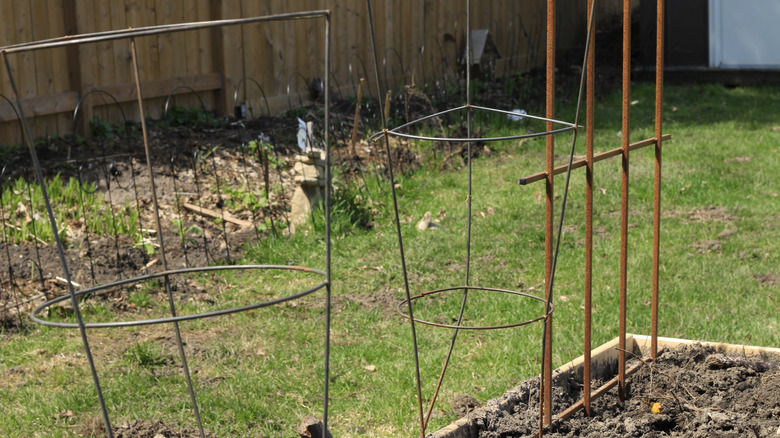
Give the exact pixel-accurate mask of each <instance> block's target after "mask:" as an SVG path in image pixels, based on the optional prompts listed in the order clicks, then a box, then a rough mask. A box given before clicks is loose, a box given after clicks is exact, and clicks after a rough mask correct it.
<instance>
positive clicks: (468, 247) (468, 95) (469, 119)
mask: <svg viewBox="0 0 780 438" xmlns="http://www.w3.org/2000/svg"><path fill="white" fill-rule="evenodd" d="M470 29H471V0H467V1H466V111H467V112H466V136H467V137H468V138H471V129H472V123H473V113H472V110H471V57H472V55H473V53H471V50H472V47H471V32H470ZM471 147H472V142H471V141H468V142H466V150H467V160H468V166H467V173H468V189H467V190H468V193H467V194H466V203H467V211H468V214H467V218H468V219H467V220H466V279H465V283H464V285H465V286H470V285H471V284H470V281H471V278H470V274H471V224H472V218H471V216H472V215H471V208H472V193H473V191H472V186H473V184H472V176H473V168H472V164H471V162H472V150H471ZM468 296H469V291H468V289H467V288H464V289H463V299H462V300H461V303H460V311H459V312H458V320H457V322H456V325H457V326H458V327H460V326H461V325H462V324H463V314H464V313H465V311H466V301H467V300H468ZM459 332H460V329H457V328H456V329H455V330H454V331H453V332H452V339H451V340H450V345H449V348H448V349H447V355H446V356H445V358H444V364H443V365H442V369H441V374H439V380H438V382H437V383H436V389H435V390H434V392H433V396H432V397H431V401H430V403H429V405H428V412H427V413H426V415H425V423H424V425H423V432H424V431H425V429H426V428H427V427H428V421H429V420H430V419H431V413H432V412H433V406H434V405H435V404H436V399H437V398H438V397H439V391H440V390H441V386H442V383H443V382H444V376H445V375H446V374H447V368H449V364H450V359H451V358H452V352H453V351H454V350H455V343H456V341H457V339H458V334H459Z"/></svg>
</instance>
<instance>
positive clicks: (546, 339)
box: [539, 0, 596, 436]
mask: <svg viewBox="0 0 780 438" xmlns="http://www.w3.org/2000/svg"><path fill="white" fill-rule="evenodd" d="M595 4H596V0H593V6H592V7H591V10H590V17H589V18H588V34H587V37H586V40H585V55H584V56H583V60H582V70H581V73H580V85H579V91H578V93H577V107H576V111H575V113H574V126H575V128H574V130H573V131H572V138H571V148H570V150H569V161H568V164H567V167H566V183H565V184H564V186H563V197H562V200H561V213H560V215H559V216H558V229H557V233H556V238H555V250H554V251H553V257H552V265H551V267H550V281H549V283H548V284H547V294H546V297H547V300H546V301H547V302H546V304H545V307H546V309H545V310H546V312H545V315H548V316H547V318H549V311H550V307H551V305H552V301H553V285H554V282H555V271H556V268H557V265H558V254H559V253H560V248H561V239H562V238H563V221H564V219H565V217H566V203H567V201H568V197H569V182H570V180H571V171H572V163H573V162H574V149H575V146H576V144H577V132H578V131H579V128H578V127H579V121H580V110H581V108H582V97H583V91H584V88H585V74H586V71H587V64H588V55H589V51H588V47H590V40H591V37H592V35H593V21H594V20H593V18H594V13H593V12H594V11H595V10H596V6H595ZM548 85H549V84H548ZM551 177H552V176H551ZM550 335H551V333H550V332H549V331H548V329H547V324H544V325H543V329H542V345H543V346H542V355H544V354H545V353H546V351H547V348H548V345H550V346H551V345H552V342H551V336H550ZM549 366H550V365H548V364H546V363H545V361H542V372H541V379H540V388H545V387H551V385H552V381H547V380H548V379H549V374H545V373H546V372H549V371H551V368H548V367H549ZM544 399H545V394H544V391H543V390H541V391H539V436H542V435H543V434H544V423H545V418H544V417H545V415H544V413H545V412H544V411H545V400H544ZM550 407H551V406H548V409H549V408H550Z"/></svg>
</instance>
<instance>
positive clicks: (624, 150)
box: [366, 0, 670, 438]
mask: <svg viewBox="0 0 780 438" xmlns="http://www.w3.org/2000/svg"><path fill="white" fill-rule="evenodd" d="M594 3H595V0H589V1H588V26H587V35H586V43H585V50H584V54H583V61H582V70H581V74H580V80H579V87H578V97H577V101H576V112H575V116H574V121H573V122H567V121H562V120H558V119H555V117H554V115H555V113H554V99H555V53H554V52H555V1H554V0H548V1H547V49H546V50H547V60H546V78H547V79H546V106H547V111H546V114H545V116H544V117H542V116H536V115H531V114H523V117H527V118H529V119H534V120H539V121H543V122H545V126H546V129H545V131H543V132H538V133H525V134H517V135H508V136H500V137H479V138H475V137H472V131H473V123H474V120H473V116H474V113H476V112H486V113H497V114H505V115H509V116H515V115H516V113H514V112H510V111H506V110H501V109H495V108H489V107H485V106H479V105H474V104H472V102H471V96H472V79H471V68H470V67H471V56H472V42H471V31H470V30H471V1H470V0H467V2H466V23H467V24H466V51H465V56H466V60H465V61H466V62H465V66H466V74H465V75H466V103H465V104H463V105H461V106H458V107H455V108H452V109H448V110H444V111H441V112H437V113H435V114H430V115H426V116H423V117H421V118H419V119H417V120H413V121H410V122H408V123H405V124H402V125H400V126H398V127H394V128H390V127H388V120H387V119H386V116H385V114H386V112H385V110H383V109H382V108H380V111H379V113H380V115H381V116H382V129H381V131H379V132H376V133H374V134H373V135H372V136H371V137H370V139H371V140H374V141H380V140H383V141H384V146H385V150H386V153H387V156H388V157H390V153H391V151H390V139H391V138H392V137H401V138H406V139H410V140H428V141H446V142H461V143H466V145H467V149H466V153H467V155H466V157H465V160H466V163H467V170H466V173H467V174H466V178H467V179H468V188H467V193H466V203H467V210H468V211H467V219H466V224H465V229H466V230H465V233H464V234H465V236H466V242H465V246H466V251H465V252H466V260H465V279H464V282H463V283H462V284H459V285H455V286H451V287H445V288H440V289H436V290H431V291H425V292H421V293H417V294H415V295H413V294H412V292H411V287H410V284H409V272H408V268H407V256H406V253H405V249H404V238H403V235H402V230H401V219H400V213H399V201H398V198H399V196H398V193H397V185H396V183H395V179H394V175H393V169H392V165H391V166H390V169H389V170H390V172H389V178H390V187H391V190H392V199H393V209H394V214H395V224H396V234H397V240H398V248H399V253H400V261H401V270H402V278H403V282H404V292H405V295H406V297H405V299H404V300H403V301H402V302H401V303H400V304H399V305H398V309H397V310H398V312H399V313H400V314H401V315H402V316H403V317H405V318H406V319H407V320H408V321H409V324H410V328H411V334H412V344H413V345H412V348H413V358H414V366H415V379H416V391H417V394H416V395H417V410H418V415H419V424H420V437H423V438H424V437H425V434H426V429H427V427H428V422H429V420H430V418H431V414H432V412H433V407H434V405H435V403H436V399H437V397H438V395H439V392H440V390H441V388H442V384H443V381H444V377H445V374H446V372H447V368H448V366H449V363H450V358H451V357H452V353H453V350H454V347H455V345H456V341H457V337H458V333H459V331H460V330H493V329H505V328H511V327H519V326H525V325H529V324H532V323H535V322H544V325H543V327H544V328H543V330H542V332H543V335H542V357H543V360H542V367H541V375H540V377H541V378H540V386H541V390H540V392H539V394H540V400H539V434H540V435H542V434H543V433H544V431H545V428H546V427H548V426H549V425H550V424H552V412H551V406H552V394H551V393H552V334H551V333H552V327H553V326H552V321H553V312H554V306H553V292H554V280H555V273H556V268H557V261H558V255H559V253H560V243H561V241H562V238H563V228H564V227H563V224H564V219H565V217H566V205H567V200H568V194H569V182H570V178H571V173H572V170H574V169H577V168H579V167H587V169H588V174H587V181H588V187H587V191H588V201H587V202H588V204H587V216H586V229H587V230H588V231H587V234H588V237H587V239H588V241H589V242H592V179H593V163H595V162H597V161H601V160H604V159H607V158H610V157H614V156H618V155H622V156H623V166H624V179H623V202H622V204H623V210H622V212H621V217H622V219H621V223H622V224H623V226H622V227H621V241H622V248H621V295H620V317H619V318H620V329H619V339H620V348H622V349H623V350H622V351H621V352H620V353H619V376H618V377H617V378H616V379H615V382H608V386H609V387H611V386H612V385H614V384H616V383H619V388H620V390H619V398H620V400H621V401H622V400H623V398H624V397H625V394H624V389H625V376H626V374H627V373H626V370H625V361H626V358H625V338H626V330H625V313H626V310H625V277H626V267H625V259H626V251H627V248H626V241H627V237H626V236H627V217H628V212H627V209H626V206H627V200H626V198H627V196H628V195H627V194H628V180H627V175H628V170H627V167H628V153H629V151H631V150H634V149H638V148H641V147H644V146H648V145H655V146H656V178H655V192H656V197H655V206H654V209H655V214H654V236H655V237H654V251H653V252H654V260H653V298H652V336H651V339H652V340H653V342H652V347H651V348H652V352H651V355H652V357H653V359H654V358H655V357H656V354H657V308H658V307H657V306H658V293H657V288H658V281H657V278H658V235H659V233H660V214H659V211H660V154H661V144H662V141H664V140H668V139H669V138H670V136H668V135H662V133H661V102H662V94H661V89H662V85H663V76H662V72H663V68H662V65H663V63H662V61H663V58H662V43H663V18H662V16H663V0H658V3H659V7H658V11H659V12H658V23H659V24H658V41H659V43H658V46H657V52H658V54H657V77H656V90H657V94H656V137H655V138H652V139H647V140H643V141H640V142H637V143H633V144H629V143H628V132H629V126H628V112H629V111H628V109H629V108H628V103H627V102H629V101H630V100H629V97H628V96H629V94H630V38H629V37H630V2H629V1H628V0H626V1H625V2H624V11H623V12H624V16H623V17H624V35H623V41H624V65H623V91H624V107H623V131H622V132H623V146H622V147H621V148H618V149H614V150H609V151H606V152H603V153H600V154H597V155H594V154H593V112H594V111H593V101H594V98H593V84H594V77H595V76H594V67H593V66H594V61H593V60H594V29H595V19H594V18H595V14H594V11H595V6H594ZM366 5H367V9H368V20H369V30H370V32H371V43H372V48H373V54H374V66H375V71H374V73H375V81H376V83H377V84H381V81H380V78H379V68H378V65H379V57H378V49H377V47H376V38H375V32H374V25H373V16H372V14H371V1H370V0H366ZM625 23H627V24H625ZM586 79H587V80H586ZM380 95H381V93H380ZM584 97H587V108H586V112H587V122H586V126H582V125H580V124H579V121H580V115H581V108H582V106H583V101H584ZM381 105H382V102H381V100H380V106H381ZM463 111H465V112H466V133H467V134H466V136H465V137H446V136H441V137H437V136H425V135H415V134H410V133H408V132H407V129H408V128H412V127H414V125H416V124H419V123H421V122H424V121H427V120H430V119H434V118H437V117H440V116H444V115H447V114H453V113H458V112H463ZM583 128H586V133H587V149H588V150H587V155H586V158H585V159H582V160H575V159H574V152H575V145H576V142H577V136H578V132H579V130H580V129H583ZM564 133H571V147H570V150H569V153H568V162H567V164H565V165H561V166H558V167H555V165H554V152H553V151H554V137H555V136H559V135H560V134H564ZM530 137H544V138H545V139H546V167H547V169H546V170H545V171H543V172H539V173H536V174H532V175H530V176H528V177H525V178H520V179H519V180H518V183H519V184H520V185H526V184H530V183H533V182H536V181H541V180H545V181H546V206H545V210H546V211H545V296H544V297H539V296H534V295H531V294H527V293H524V292H520V291H513V290H507V289H501V288H494V287H486V286H475V285H472V284H471V269H472V266H471V264H472V255H471V253H472V226H473V223H472V222H473V221H472V217H473V215H472V199H473V196H472V194H473V185H472V178H473V169H472V157H473V152H474V151H473V149H472V145H473V143H474V142H476V141H480V142H495V141H504V140H518V139H525V138H530ZM559 174H565V175H566V178H565V180H566V181H565V185H564V188H563V195H562V200H561V208H560V213H559V216H558V220H557V226H556V228H553V199H554V190H553V180H554V176H555V175H559ZM554 231H555V232H554ZM590 245H592V243H590ZM590 253H591V252H590V251H587V255H586V291H585V294H586V299H585V302H586V304H585V307H586V309H585V334H584V341H585V356H586V360H585V363H584V368H585V391H584V394H585V395H584V401H582V402H580V403H576V404H575V405H573V406H571V407H570V408H568V409H567V410H566V411H565V412H563V413H561V414H560V415H559V416H558V419H562V418H564V416H571V415H573V413H574V412H576V411H577V410H579V409H583V408H584V409H585V410H586V412H587V413H589V409H590V400H591V393H593V397H596V396H598V395H601V394H603V393H604V392H606V390H605V389H608V387H607V386H605V387H602V388H599V389H597V390H595V391H592V390H591V385H590V383H591V382H590V314H591V313H590V309H591V303H590V281H589V279H590V276H591V265H590V257H591V255H590ZM476 291H482V292H487V293H493V294H497V293H500V294H509V295H514V296H518V297H520V298H524V299H531V300H537V301H541V302H542V303H544V312H543V313H542V314H541V315H538V316H536V317H532V318H529V319H527V320H524V321H510V322H505V323H501V324H496V325H491V326H467V325H464V310H465V308H466V304H467V301H468V299H469V294H470V293H474V292H476ZM456 292H461V293H462V299H461V302H460V303H461V304H460V311H459V313H458V316H457V318H456V319H455V318H453V319H455V322H454V323H453V324H444V323H439V322H436V321H430V320H426V319H421V318H418V317H415V314H414V310H415V309H414V307H415V306H414V305H413V304H414V303H415V302H416V301H419V300H421V299H422V298H424V297H427V296H432V295H438V294H446V293H456ZM419 305H420V304H418V306H419ZM418 309H419V308H418ZM416 324H424V325H430V326H434V327H439V328H446V329H450V330H453V334H452V338H451V340H450V342H449V349H448V352H447V353H446V356H445V358H444V361H443V365H442V368H441V373H440V375H439V378H438V382H437V384H436V388H435V390H434V391H433V394H432V396H431V397H430V403H429V405H428V409H427V413H424V412H423V394H422V378H421V373H420V352H419V348H418V337H417V331H416ZM629 374H630V372H629Z"/></svg>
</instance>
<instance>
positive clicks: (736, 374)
mask: <svg viewBox="0 0 780 438" xmlns="http://www.w3.org/2000/svg"><path fill="white" fill-rule="evenodd" d="M626 345H627V350H628V351H629V352H631V353H632V354H631V355H629V356H630V357H631V359H629V361H628V364H627V368H629V369H630V368H631V367H632V366H634V365H636V367H637V370H636V372H635V373H634V374H632V375H631V376H629V377H628V378H627V383H626V401H625V402H623V403H620V402H619V401H618V398H617V391H616V389H615V388H612V389H610V390H609V391H607V393H605V394H603V395H602V396H601V397H599V398H598V399H594V400H593V401H592V407H591V414H592V415H591V417H586V416H585V414H584V412H582V411H580V412H578V413H576V414H574V415H573V416H571V417H570V418H566V419H563V420H561V419H559V418H558V417H557V416H554V417H553V425H552V426H551V427H550V428H549V429H548V430H546V432H545V436H548V437H565V436H581V437H627V436H636V437H640V436H641V437H661V436H670V437H683V436H684V437H709V436H724V437H725V436H728V437H731V436H733V437H742V436H753V437H775V436H780V349H777V348H762V347H752V346H743V345H732V344H721V343H711V342H694V341H689V340H681V339H672V338H659V339H658V345H659V347H660V348H662V349H663V350H662V352H661V353H660V354H659V356H658V360H657V361H656V362H655V363H653V362H652V361H650V360H648V359H647V355H648V352H649V347H650V339H649V337H647V336H637V335H629V336H628V337H627V341H626ZM616 347H617V339H615V340H612V341H610V342H608V343H606V344H604V345H602V346H601V347H599V348H597V349H595V350H594V351H593V354H592V371H591V373H592V376H593V377H594V379H595V382H594V384H593V389H594V390H595V389H596V388H599V387H601V386H602V385H603V384H604V383H605V382H607V381H609V380H610V379H612V378H613V377H614V375H615V374H616V369H617V350H616ZM582 362H583V358H582V357H579V358H577V359H575V360H573V361H572V362H570V363H568V364H566V365H565V366H563V367H561V368H559V369H557V370H555V371H554V373H553V382H554V386H553V412H554V413H556V414H558V413H561V412H563V411H564V410H565V409H567V408H569V407H570V406H572V405H573V404H575V403H577V402H579V401H580V400H581V399H582ZM538 423H539V378H538V377H536V378H534V379H531V380H527V381H525V382H523V383H522V384H520V385H519V386H517V387H515V388H513V389H511V390H509V391H507V392H506V393H505V394H504V395H503V396H501V397H499V398H497V399H493V400H490V401H489V402H488V403H487V404H486V405H485V406H484V407H481V408H477V409H475V410H474V411H472V412H470V413H469V414H468V415H466V416H465V417H463V418H461V419H459V420H457V421H455V422H454V423H452V424H450V425H449V426H447V427H445V428H443V429H441V430H439V431H437V432H435V433H433V434H431V435H429V438H504V437H526V436H537V435H538V432H539V431H538V427H539V425H538Z"/></svg>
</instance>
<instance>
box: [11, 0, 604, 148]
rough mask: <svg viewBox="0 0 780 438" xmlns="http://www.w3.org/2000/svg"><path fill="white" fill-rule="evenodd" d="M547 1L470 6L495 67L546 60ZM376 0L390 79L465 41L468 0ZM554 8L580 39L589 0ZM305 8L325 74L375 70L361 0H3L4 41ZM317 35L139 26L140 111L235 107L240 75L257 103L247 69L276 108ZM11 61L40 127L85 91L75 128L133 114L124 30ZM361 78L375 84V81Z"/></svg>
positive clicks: (317, 67)
mask: <svg viewBox="0 0 780 438" xmlns="http://www.w3.org/2000/svg"><path fill="white" fill-rule="evenodd" d="M545 7H546V6H545V1H544V0H524V1H517V0H485V1H481V2H478V3H477V6H475V7H474V8H473V9H474V10H472V23H473V27H474V28H475V29H479V28H483V29H489V31H490V33H491V37H492V39H493V40H494V42H495V43H496V45H497V47H498V51H499V53H500V54H501V56H502V58H501V59H500V60H499V61H498V64H497V70H498V72H499V74H501V73H505V72H507V71H509V70H510V69H511V70H515V71H524V70H527V69H529V68H532V67H534V66H540V65H542V63H543V62H544V59H543V56H541V55H540V54H543V53H544V44H545V41H544V27H545V21H544V11H545ZM372 8H373V9H374V14H375V23H376V25H377V28H376V36H377V46H378V50H379V53H380V54H383V55H384V56H383V58H384V59H381V60H380V63H383V65H382V66H380V73H381V74H382V75H386V76H387V77H388V79H389V80H390V81H403V82H404V83H410V82H411V81H412V80H414V81H416V82H418V83H419V82H421V81H422V76H423V75H425V76H428V77H431V76H432V75H444V74H452V72H454V71H455V70H456V68H457V67H456V64H455V63H456V59H457V57H458V55H459V53H460V51H462V50H463V49H462V48H463V46H464V43H463V41H464V38H465V32H464V23H465V21H466V20H465V19H466V15H465V14H466V13H465V0H396V1H392V0H375V1H374V2H373V3H372ZM558 8H559V18H558V20H559V22H560V25H559V26H558V28H559V29H560V31H559V39H558V44H559V48H560V49H565V48H566V47H567V46H568V45H572V44H582V41H581V40H582V35H584V33H585V20H586V17H585V2H584V1H580V0H559V5H558ZM313 9H330V10H331V11H332V13H333V16H332V25H333V33H332V43H333V50H332V54H333V59H332V65H333V69H332V71H331V78H332V80H333V85H334V86H338V87H339V88H340V90H339V91H341V93H342V95H353V93H354V87H353V85H354V84H356V83H357V81H358V79H359V78H360V77H361V76H365V73H364V70H365V71H366V72H367V73H368V77H369V78H372V77H373V74H372V72H373V60H372V59H371V56H370V53H371V47H370V39H369V31H368V23H367V20H366V5H365V1H363V0H340V1H325V0H265V1H258V0H125V1H117V2H113V1H112V2H109V1H106V0H102V1H87V0H14V1H3V2H0V23H2V24H0V26H2V34H0V46H7V45H11V44H17V43H23V42H29V41H35V40H41V39H47V38H55V37H59V36H63V35H73V34H79V33H89V32H98V31H105V30H111V29H122V28H128V27H141V26H150V25H157V24H168V23H178V22H188V21H205V20H218V19H228V18H240V17H250V16H257V15H269V14H277V13H285V12H296V11H304V10H313ZM619 10H620V2H619V1H618V0H604V2H603V3H602V5H601V10H600V15H605V14H612V13H614V12H617V11H619ZM323 37H324V36H323V32H322V26H321V25H319V24H318V23H316V22H314V21H295V22H280V23H270V24H258V25H252V26H248V25H247V26H234V27H224V28H219V29H213V30H202V31H190V32H179V33H173V34H166V35H161V36H155V37H143V38H140V39H138V41H137V46H138V54H139V64H140V72H141V77H142V80H143V81H144V83H145V85H144V94H145V98H147V100H146V104H145V105H146V107H145V111H146V114H147V116H148V117H152V118H159V117H161V115H162V111H163V106H164V103H165V101H166V98H167V97H168V95H169V94H170V93H171V92H172V91H173V90H174V89H176V95H175V97H173V98H172V104H175V105H182V106H199V105H201V101H202V104H203V105H204V106H205V107H206V108H208V109H214V110H216V111H217V112H218V113H232V112H233V107H234V104H235V102H234V95H235V93H236V89H237V88H236V85H237V84H239V83H241V87H239V88H238V101H239V102H241V101H243V100H244V99H248V103H249V104H251V105H252V106H253V107H254V108H256V109H262V108H264V107H265V105H264V103H261V101H260V96H261V94H260V89H259V87H257V85H256V84H255V83H254V82H253V81H256V82H257V84H260V85H261V86H262V87H263V90H264V92H265V95H266V96H267V98H268V102H269V104H270V106H271V110H272V112H279V111H284V110H286V109H288V101H289V102H290V103H291V104H292V105H293V106H296V105H297V103H298V101H299V100H298V99H299V98H298V93H306V92H307V84H306V82H307V81H311V79H313V78H316V77H320V78H321V77H322V76H323V75H324V72H323V71H322V70H323V66H324V60H323V53H322V51H321V49H320V48H321V47H322V39H323ZM422 47H424V48H425V50H424V51H423V52H422V54H421V51H420V49H421V48H422ZM9 61H10V64H11V66H12V69H13V72H14V74H15V79H16V83H17V86H18V87H19V90H20V92H21V94H22V99H23V105H24V108H25V112H26V114H27V115H28V117H32V123H31V127H32V129H33V134H34V135H35V136H36V137H38V138H41V137H47V136H54V135H60V136H61V135H66V134H70V133H72V132H73V129H74V124H73V112H74V109H75V108H76V105H77V102H78V101H79V99H80V98H84V96H86V98H84V101H83V103H82V104H81V109H80V111H79V117H78V121H77V123H76V124H75V125H76V126H78V127H79V129H84V127H85V126H86V123H87V121H89V120H91V119H92V118H95V117H96V118H99V119H100V120H105V121H108V122H111V123H116V122H119V121H121V118H122V112H123V113H124V115H125V116H126V117H127V118H128V119H130V120H136V119H137V114H138V108H137V104H136V103H135V87H134V85H133V74H132V66H131V54H130V46H129V42H128V41H124V40H119V41H114V42H104V43H97V44H86V45H81V46H77V47H75V46H74V47H68V48H60V49H49V50H42V51H36V52H26V53H22V54H18V55H10V56H9ZM2 70H3V71H2V72H1V73H0V78H2V79H0V93H2V95H3V96H4V97H6V98H7V99H10V100H14V97H13V93H12V90H11V86H10V81H9V78H8V75H7V73H6V71H5V68H3V69H2ZM244 78H246V80H244V81H242V79H244ZM177 87H178V89H177ZM369 88H370V89H371V92H372V94H376V93H377V91H376V90H377V87H376V84H373V83H371V84H370V86H369ZM92 90H103V91H105V92H107V93H110V94H111V95H112V96H113V97H115V98H116V100H117V101H118V102H119V105H117V104H115V103H114V102H113V100H112V99H111V98H109V97H108V95H107V94H105V93H100V92H94V93H91V94H89V95H87V94H88V93H89V92H90V91H92ZM193 90H194V91H196V92H197V93H198V96H197V97H196V96H195V94H194V93H193V92H192V91H193ZM337 96H338V94H337ZM198 98H199V99H200V100H199V99H198ZM119 107H121V108H122V111H120V110H119ZM256 114H257V113H256ZM21 140H22V139H21V131H20V129H19V124H18V122H17V118H16V114H15V113H14V111H13V108H12V106H11V105H10V104H9V103H8V101H6V100H5V99H2V97H0V144H5V145H7V144H18V143H21Z"/></svg>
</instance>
